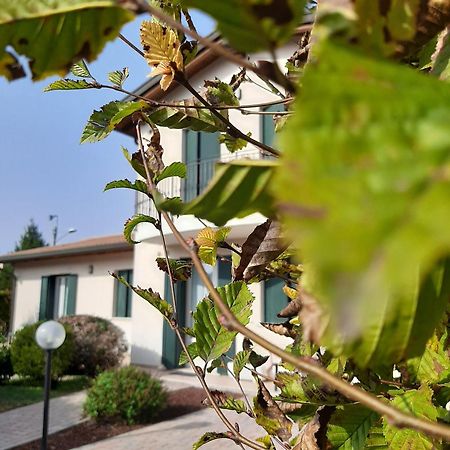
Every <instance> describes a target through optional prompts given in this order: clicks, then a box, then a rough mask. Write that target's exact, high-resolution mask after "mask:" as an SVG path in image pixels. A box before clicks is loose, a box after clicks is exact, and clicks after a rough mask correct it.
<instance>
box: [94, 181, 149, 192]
mask: <svg viewBox="0 0 450 450" xmlns="http://www.w3.org/2000/svg"><path fill="white" fill-rule="evenodd" d="M111 189H132V190H134V191H138V192H142V193H143V194H146V195H147V194H148V190H147V184H146V183H145V181H142V180H136V181H135V182H134V183H132V182H131V181H130V180H127V179H125V180H116V181H110V182H109V183H108V184H107V185H106V186H105V188H104V189H103V190H104V191H109V190H111Z"/></svg>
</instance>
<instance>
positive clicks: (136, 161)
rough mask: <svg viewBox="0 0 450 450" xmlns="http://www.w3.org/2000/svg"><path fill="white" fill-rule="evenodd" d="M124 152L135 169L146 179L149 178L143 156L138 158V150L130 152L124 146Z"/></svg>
mask: <svg viewBox="0 0 450 450" xmlns="http://www.w3.org/2000/svg"><path fill="white" fill-rule="evenodd" d="M122 153H123V156H125V159H126V160H127V161H128V163H129V164H130V166H131V167H132V168H133V170H134V171H135V172H136V173H138V174H139V175H140V176H141V177H142V178H144V180H145V179H146V178H147V174H146V172H145V167H144V165H143V164H142V162H141V158H138V154H139V155H140V153H138V154H137V152H135V153H133V154H130V152H129V151H128V150H127V149H126V148H125V147H123V146H122Z"/></svg>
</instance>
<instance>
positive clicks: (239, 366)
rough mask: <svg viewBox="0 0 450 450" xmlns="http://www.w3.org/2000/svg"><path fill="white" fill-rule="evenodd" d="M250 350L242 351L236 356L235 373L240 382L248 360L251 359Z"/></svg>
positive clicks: (234, 362) (234, 361)
mask: <svg viewBox="0 0 450 450" xmlns="http://www.w3.org/2000/svg"><path fill="white" fill-rule="evenodd" d="M250 353H251V351H250V350H241V351H240V352H237V353H236V355H234V358H233V373H234V376H235V378H236V379H237V380H239V378H240V376H241V372H242V370H243V369H244V367H245V365H246V364H247V363H248V359H249V357H250Z"/></svg>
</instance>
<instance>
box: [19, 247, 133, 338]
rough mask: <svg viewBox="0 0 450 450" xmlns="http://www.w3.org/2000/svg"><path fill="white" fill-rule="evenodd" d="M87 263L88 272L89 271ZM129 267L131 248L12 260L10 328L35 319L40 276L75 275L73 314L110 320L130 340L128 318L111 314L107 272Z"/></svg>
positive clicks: (111, 286)
mask: <svg viewBox="0 0 450 450" xmlns="http://www.w3.org/2000/svg"><path fill="white" fill-rule="evenodd" d="M90 266H92V267H93V272H92V273H89V272H90ZM132 268H133V255H132V252H131V251H129V252H123V253H109V254H101V255H90V256H72V257H65V258H57V259H49V260H41V261H39V262H28V263H16V265H15V275H16V277H17V278H16V289H15V305H14V315H13V322H12V330H13V331H16V330H18V329H19V328H21V327H23V326H24V325H26V324H29V323H33V322H36V321H37V320H38V316H39V303H40V293H41V277H42V276H51V275H63V274H74V275H78V280H77V294H76V303H75V313H76V314H90V315H93V316H99V317H104V318H106V319H109V320H111V321H112V322H113V323H115V324H116V325H117V326H119V327H120V328H121V329H122V330H123V331H124V333H125V336H126V338H127V341H128V343H131V340H132V336H131V335H132V330H131V318H123V317H116V318H115V317H113V306H114V289H115V280H114V278H113V277H112V276H111V275H110V274H109V272H114V271H118V270H126V269H132ZM132 312H133V311H132Z"/></svg>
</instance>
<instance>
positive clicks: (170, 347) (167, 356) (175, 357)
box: [161, 274, 186, 369]
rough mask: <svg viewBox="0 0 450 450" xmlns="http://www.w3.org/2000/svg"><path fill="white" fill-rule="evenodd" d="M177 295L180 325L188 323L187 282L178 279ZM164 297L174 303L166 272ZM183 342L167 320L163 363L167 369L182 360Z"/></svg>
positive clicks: (164, 331) (165, 322)
mask: <svg viewBox="0 0 450 450" xmlns="http://www.w3.org/2000/svg"><path fill="white" fill-rule="evenodd" d="M175 295H176V296H177V311H178V317H177V321H178V324H179V326H181V327H184V326H185V325H186V282H181V281H178V282H177V283H176V284H175ZM164 298H165V299H166V300H167V301H168V302H169V303H172V292H171V289H170V283H169V277H168V275H167V274H166V276H165V279H164ZM180 353H181V344H180V343H179V342H178V339H177V337H176V335H175V333H174V332H173V330H172V329H171V328H170V326H169V324H168V323H167V321H166V320H164V324H163V348H162V358H161V359H162V363H163V365H164V366H165V367H166V368H167V369H176V368H177V367H178V361H179V360H180Z"/></svg>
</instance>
